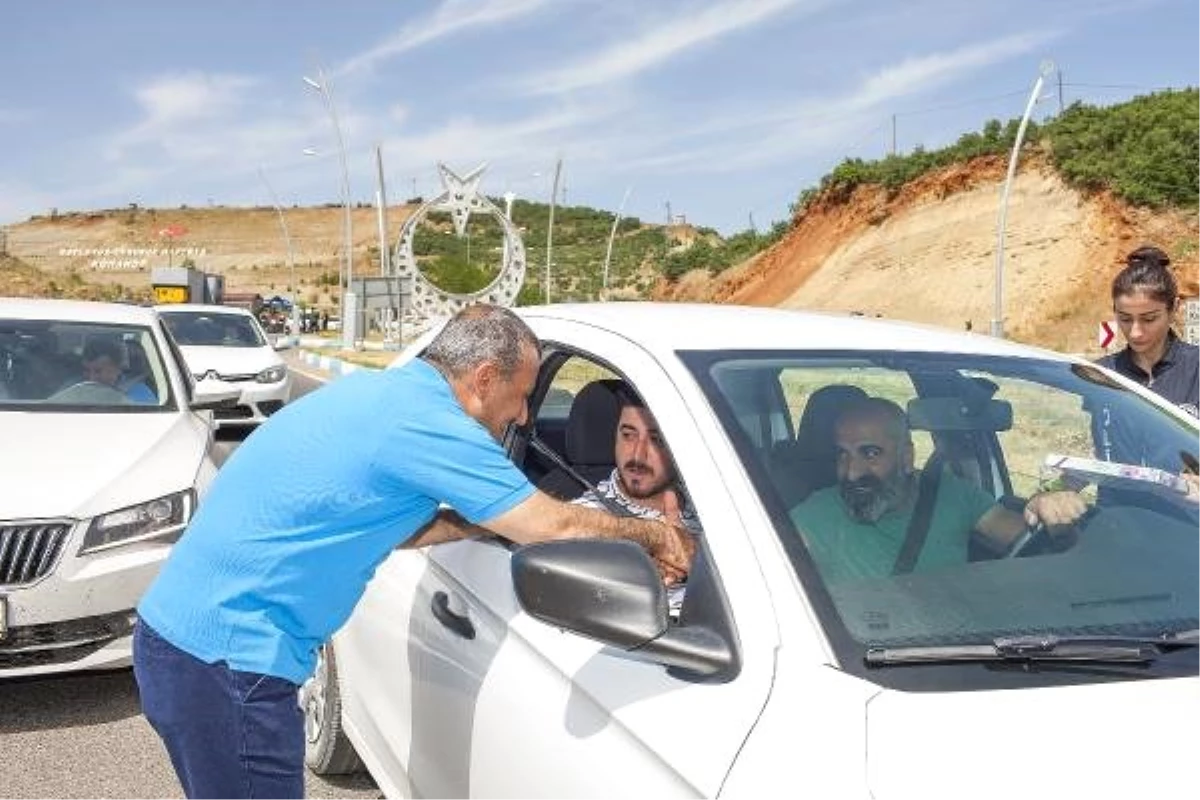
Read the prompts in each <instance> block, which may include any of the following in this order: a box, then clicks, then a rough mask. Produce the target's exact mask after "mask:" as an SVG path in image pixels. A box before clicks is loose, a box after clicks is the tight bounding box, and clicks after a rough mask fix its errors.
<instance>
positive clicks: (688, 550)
mask: <svg viewBox="0 0 1200 800" xmlns="http://www.w3.org/2000/svg"><path fill="white" fill-rule="evenodd" d="M483 525H484V527H486V528H488V529H489V530H492V531H495V532H496V533H498V534H500V535H501V536H504V537H505V538H507V539H510V540H512V541H514V542H517V543H519V544H532V543H534V542H544V541H551V540H554V539H575V538H601V539H628V540H630V541H633V542H636V543H637V544H639V545H641V546H642V547H643V548H645V549H646V551H647V552H648V553H649V554H650V555H651V556H653V557H654V558H655V559H656V560H657V561H659V562H660V564H661V565H664V566H665V567H666V568H667V569H668V570H673V571H675V572H676V573H682V574H687V570H688V567H689V566H690V564H691V560H692V555H693V553H694V552H695V547H696V546H695V542H693V540H692V537H691V535H690V534H688V533H687V531H685V530H684V529H682V528H677V527H675V526H673V525H669V524H667V523H666V522H661V521H658V520H648V519H638V518H636V517H618V516H614V515H612V514H609V513H608V512H607V511H602V510H599V509H592V508H586V507H584V506H579V505H573V504H571V503H564V502H562V501H560V500H555V499H554V498H553V497H551V496H549V495H548V494H545V493H544V492H540V491H535V492H534V493H533V494H532V495H530V496H529V498H527V499H526V500H524V501H523V502H521V503H520V504H519V505H517V506H516V507H514V508H512V509H510V510H508V511H506V512H505V513H503V514H501V515H500V516H498V517H494V518H493V519H490V520H487V521H485V522H484V523H483Z"/></svg>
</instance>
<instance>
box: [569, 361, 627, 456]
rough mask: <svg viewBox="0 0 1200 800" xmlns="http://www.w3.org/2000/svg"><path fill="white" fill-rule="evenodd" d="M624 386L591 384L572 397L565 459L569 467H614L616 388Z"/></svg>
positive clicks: (618, 412)
mask: <svg viewBox="0 0 1200 800" xmlns="http://www.w3.org/2000/svg"><path fill="white" fill-rule="evenodd" d="M623 385H624V382H623V381H620V380H615V379H605V380H598V381H592V382H591V383H589V384H588V385H586V386H584V387H583V388H582V389H580V390H579V394H577V395H575V401H574V402H573V403H571V411H570V414H569V415H568V417H567V441H566V449H567V459H568V460H569V461H570V462H571V463H572V464H574V465H576V466H602V465H606V464H612V463H613V444H614V442H615V441H616V435H617V421H618V420H619V419H620V418H621V405H620V402H619V401H618V400H617V388H618V387H620V386H623Z"/></svg>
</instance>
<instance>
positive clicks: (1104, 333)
mask: <svg viewBox="0 0 1200 800" xmlns="http://www.w3.org/2000/svg"><path fill="white" fill-rule="evenodd" d="M1116 338H1117V323H1115V322H1111V321H1109V320H1104V321H1103V322H1101V323H1100V329H1099V330H1098V331H1096V341H1098V342H1099V343H1100V346H1101V347H1105V348H1107V347H1108V346H1109V345H1110V344H1112V343H1113V340H1114V339H1116Z"/></svg>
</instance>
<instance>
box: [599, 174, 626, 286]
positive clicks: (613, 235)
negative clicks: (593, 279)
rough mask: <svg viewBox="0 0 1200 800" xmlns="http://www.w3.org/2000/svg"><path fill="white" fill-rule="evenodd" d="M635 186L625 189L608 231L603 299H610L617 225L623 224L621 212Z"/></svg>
mask: <svg viewBox="0 0 1200 800" xmlns="http://www.w3.org/2000/svg"><path fill="white" fill-rule="evenodd" d="M632 188H633V187H628V188H626V189H625V194H624V195H623V196H622V197H621V205H619V206H617V215H616V216H615V217H613V224H612V230H611V231H609V232H608V247H607V248H606V249H605V251H604V282H603V296H602V297H601V299H602V300H608V265H609V262H611V261H612V250H613V240H614V239H616V238H617V226H618V225H620V224H621V214H622V213H623V212H624V211H625V201H627V200H628V199H629V192H630V191H631V189H632Z"/></svg>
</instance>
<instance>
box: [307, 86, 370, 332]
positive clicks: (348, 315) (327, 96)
mask: <svg viewBox="0 0 1200 800" xmlns="http://www.w3.org/2000/svg"><path fill="white" fill-rule="evenodd" d="M303 79H304V83H305V84H307V85H308V86H309V87H310V88H312V89H314V90H316V91H318V92H320V93H321V99H322V100H324V101H325V110H326V111H328V112H329V119H330V121H331V122H332V123H333V132H334V135H335V136H336V137H337V146H338V159H339V160H340V161H341V165H342V213H343V217H342V228H343V231H342V233H343V236H344V240H343V242H342V251H343V253H342V260H343V262H344V263H345V268H344V269H343V271H342V273H341V274H339V276H338V280H339V286H340V288H341V292H342V298H341V304H342V310H341V316H342V345H343V346H344V347H347V348H353V347H354V346H355V344H356V340H357V336H358V325H357V322H358V320H357V319H354V317H357V315H358V314H357V311H356V310H355V309H353V308H347V299H348V298H347V293H348V292H349V291H350V286H351V283H352V281H353V280H354V255H353V252H352V248H353V241H354V239H353V234H352V232H351V228H350V170H349V169H348V168H347V166H346V143H345V141H344V140H343V139H342V126H341V124H339V123H338V116H337V108H336V107H335V106H334V104H333V90H332V89H331V88H330V85H329V78H328V77H327V76H326V75H325V70H323V69H322V68H321V67H319V66H318V67H317V79H316V80H313V79H312V78H310V77H308V76H307V75H305V76H303ZM343 274H344V276H345V281H346V282H345V284H344V285H342V284H341V283H340V281H341V280H342V275H343ZM351 305H353V303H351Z"/></svg>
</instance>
